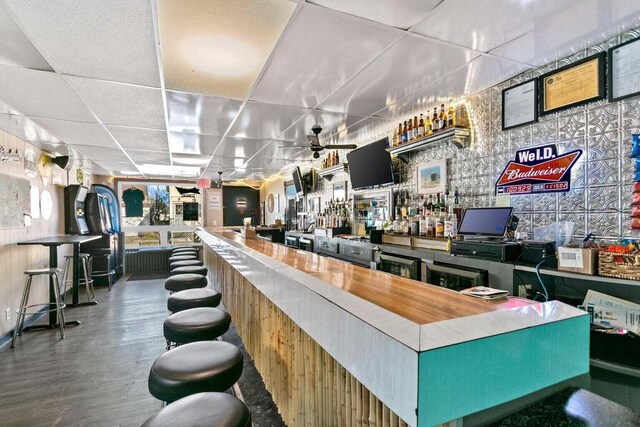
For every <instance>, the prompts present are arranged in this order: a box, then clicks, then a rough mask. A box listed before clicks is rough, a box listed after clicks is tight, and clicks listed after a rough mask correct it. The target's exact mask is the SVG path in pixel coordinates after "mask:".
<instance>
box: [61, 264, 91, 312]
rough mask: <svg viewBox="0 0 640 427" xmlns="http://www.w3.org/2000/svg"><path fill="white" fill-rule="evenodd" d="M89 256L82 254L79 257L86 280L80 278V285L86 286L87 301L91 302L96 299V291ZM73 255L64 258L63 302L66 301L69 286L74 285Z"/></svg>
mask: <svg viewBox="0 0 640 427" xmlns="http://www.w3.org/2000/svg"><path fill="white" fill-rule="evenodd" d="M89 258H90V255H89V254H85V253H81V254H79V255H78V259H79V260H80V264H81V265H82V272H83V273H84V279H83V278H80V285H85V287H86V289H87V301H89V302H91V301H93V300H95V299H96V291H95V289H94V288H93V279H92V278H91V268H90V267H89ZM72 267H73V255H66V256H65V257H64V267H63V269H62V281H61V283H60V284H61V285H62V290H61V291H60V295H61V296H62V301H63V302H64V301H66V294H67V286H68V285H69V284H71V283H73V268H72Z"/></svg>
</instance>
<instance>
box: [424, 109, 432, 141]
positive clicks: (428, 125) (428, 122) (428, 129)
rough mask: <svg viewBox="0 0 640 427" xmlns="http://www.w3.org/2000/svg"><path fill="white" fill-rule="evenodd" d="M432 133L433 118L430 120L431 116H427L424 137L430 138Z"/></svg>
mask: <svg viewBox="0 0 640 427" xmlns="http://www.w3.org/2000/svg"><path fill="white" fill-rule="evenodd" d="M431 133H432V130H431V118H429V114H427V120H425V122H424V136H429V135H431Z"/></svg>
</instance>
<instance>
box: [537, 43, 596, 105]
mask: <svg viewBox="0 0 640 427" xmlns="http://www.w3.org/2000/svg"><path fill="white" fill-rule="evenodd" d="M605 58H606V54H605V52H600V53H597V54H595V55H592V56H590V57H588V58H585V59H582V60H580V61H577V62H574V63H573V64H569V65H567V66H564V67H562V68H558V69H557V70H554V71H551V72H550V73H547V74H544V75H542V76H540V115H545V114H550V113H554V112H556V111H560V110H566V109H567V108H571V107H576V106H578V105H582V104H586V103H588V102H591V101H597V100H599V99H603V98H604V92H605V78H604V68H605Z"/></svg>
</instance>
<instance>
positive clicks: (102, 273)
mask: <svg viewBox="0 0 640 427" xmlns="http://www.w3.org/2000/svg"><path fill="white" fill-rule="evenodd" d="M101 259H102V260H104V262H105V267H104V270H94V269H93V263H94V261H96V260H101ZM89 271H91V278H94V277H106V278H107V281H108V283H109V290H111V286H113V276H114V275H115V274H116V271H115V270H114V269H112V268H111V250H110V249H106V250H104V251H101V252H96V253H93V254H91V255H90V256H89Z"/></svg>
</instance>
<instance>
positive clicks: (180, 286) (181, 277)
mask: <svg viewBox="0 0 640 427" xmlns="http://www.w3.org/2000/svg"><path fill="white" fill-rule="evenodd" d="M180 268H182V267H180ZM206 286H207V277H206V276H203V275H202V274H176V275H174V276H171V277H169V278H167V280H165V281H164V288H165V289H166V290H168V291H170V292H180V291H184V290H186V289H194V288H204V287H206Z"/></svg>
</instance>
